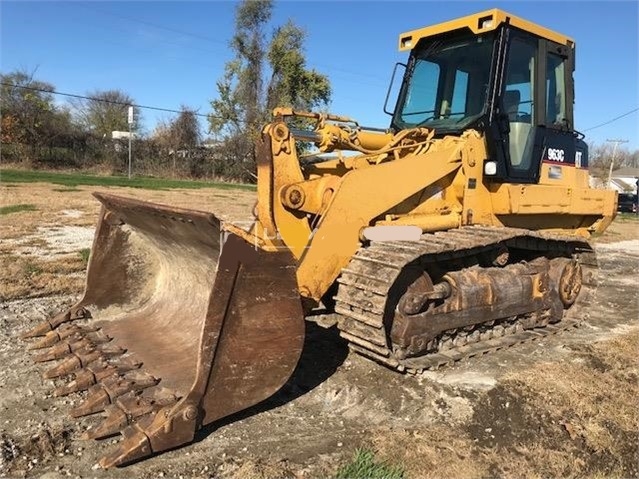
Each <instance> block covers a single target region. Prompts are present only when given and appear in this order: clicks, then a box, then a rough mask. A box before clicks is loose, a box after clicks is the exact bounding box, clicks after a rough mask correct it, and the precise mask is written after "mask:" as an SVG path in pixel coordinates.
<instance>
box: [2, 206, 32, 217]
mask: <svg viewBox="0 0 639 479" xmlns="http://www.w3.org/2000/svg"><path fill="white" fill-rule="evenodd" d="M36 209H37V208H36V207H35V205H29V204H24V205H9V206H0V216H1V215H8V214H11V213H19V212H20V211H35V210H36Z"/></svg>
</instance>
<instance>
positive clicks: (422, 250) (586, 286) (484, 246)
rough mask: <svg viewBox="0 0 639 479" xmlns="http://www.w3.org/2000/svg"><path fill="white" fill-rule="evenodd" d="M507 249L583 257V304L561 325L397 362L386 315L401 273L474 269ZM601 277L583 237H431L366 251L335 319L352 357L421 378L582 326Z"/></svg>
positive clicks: (462, 232) (344, 285) (479, 231)
mask: <svg viewBox="0 0 639 479" xmlns="http://www.w3.org/2000/svg"><path fill="white" fill-rule="evenodd" d="M500 244H501V245H505V246H506V247H513V248H518V249H523V250H529V251H535V252H538V253H540V254H542V255H543V254H544V253H548V252H552V253H554V254H556V253H561V254H563V255H566V256H569V255H571V254H572V255H575V256H576V257H577V259H578V261H579V263H580V264H581V267H582V272H583V285H582V288H581V292H580V294H579V297H578V300H577V302H576V303H575V304H573V305H572V307H570V308H569V309H568V310H566V311H564V317H563V319H562V321H560V322H559V323H555V324H551V325H548V326H546V327H542V328H534V329H529V330H525V331H523V332H519V333H515V334H510V335H506V336H502V337H499V338H493V339H490V340H484V341H479V342H477V343H473V344H469V345H465V346H461V347H457V348H453V349H448V350H445V351H440V352H437V353H430V354H426V355H424V356H418V357H411V358H406V359H398V358H396V357H394V356H393V354H392V351H391V349H390V347H389V346H390V345H389V340H388V337H387V334H386V330H385V327H384V322H383V314H384V308H385V307H386V298H387V295H388V292H389V290H390V288H391V286H392V285H393V283H394V282H395V280H396V279H397V277H398V276H399V274H400V272H401V270H402V269H403V268H404V267H405V266H406V265H407V264H408V263H411V262H414V261H419V263H420V264H424V263H441V262H447V263H449V264H450V262H451V260H452V261H453V264H455V265H456V266H458V267H459V268H463V267H464V266H466V265H471V264H475V259H476V256H477V255H481V254H482V253H486V252H489V251H491V250H493V249H494V248H496V247H498V246H499V245H500ZM596 277H597V261H596V256H595V253H594V251H593V250H592V248H591V247H590V245H589V244H588V243H587V241H585V240H582V239H580V238H576V237H574V236H567V235H559V234H551V233H541V232H536V231H530V230H524V229H516V228H497V227H481V226H468V227H463V228H459V229H456V230H450V231H442V232H437V233H434V234H424V235H422V237H421V239H420V241H416V242H408V241H406V242H404V241H395V242H376V243H371V244H370V246H367V247H362V248H360V249H359V251H358V252H357V253H356V255H355V256H354V257H353V259H352V260H351V262H350V263H349V265H348V266H347V267H346V268H345V269H343V270H342V274H341V276H340V278H339V279H338V283H339V288H338V292H337V295H336V297H335V300H336V305H335V312H336V313H338V315H339V320H338V327H339V329H340V335H341V336H342V337H343V338H345V339H346V340H348V342H349V347H350V349H351V350H353V351H355V352H357V353H359V354H362V355H364V356H366V357H369V358H371V359H373V360H375V361H377V362H380V363H382V364H385V365H386V366H389V367H391V368H395V369H397V370H399V371H406V372H411V373H419V372H421V371H424V370H433V369H438V368H440V367H443V366H449V365H452V364H454V363H455V362H457V361H462V360H465V359H467V358H471V357H474V356H481V355H484V354H487V353H490V352H493V351H498V350H500V349H504V348H510V347H512V346H515V345H517V344H521V343H527V342H530V341H535V340H538V339H542V338H544V337H546V336H550V335H553V334H556V333H559V332H560V331H564V330H567V329H571V328H574V327H577V326H579V324H580V323H581V322H582V321H583V320H584V319H585V318H586V316H587V313H588V310H589V306H590V304H591V302H592V301H593V299H594V293H595V290H596Z"/></svg>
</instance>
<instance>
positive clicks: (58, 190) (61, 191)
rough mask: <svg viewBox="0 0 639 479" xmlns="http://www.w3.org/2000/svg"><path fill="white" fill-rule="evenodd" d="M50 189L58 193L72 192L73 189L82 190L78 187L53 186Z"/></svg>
mask: <svg viewBox="0 0 639 479" xmlns="http://www.w3.org/2000/svg"><path fill="white" fill-rule="evenodd" d="M52 191H57V192H58V193H73V192H75V191H82V190H80V189H78V188H53V190H52Z"/></svg>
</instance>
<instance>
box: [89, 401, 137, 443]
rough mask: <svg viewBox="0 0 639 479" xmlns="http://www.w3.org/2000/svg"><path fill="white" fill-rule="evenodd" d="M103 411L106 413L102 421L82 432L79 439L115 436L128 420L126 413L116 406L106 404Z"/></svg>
mask: <svg viewBox="0 0 639 479" xmlns="http://www.w3.org/2000/svg"><path fill="white" fill-rule="evenodd" d="M105 411H106V413H107V415H106V418H105V419H104V421H102V422H101V423H100V424H98V425H97V426H96V427H95V428H93V429H89V430H88V431H86V432H85V433H84V434H82V436H81V439H85V440H86V439H104V438H106V437H110V436H115V435H116V434H120V431H121V430H122V429H124V428H125V427H126V426H127V425H128V423H129V420H128V418H127V415H126V413H125V412H124V411H123V410H122V409H121V408H119V407H118V406H115V405H111V406H107V407H106V408H105Z"/></svg>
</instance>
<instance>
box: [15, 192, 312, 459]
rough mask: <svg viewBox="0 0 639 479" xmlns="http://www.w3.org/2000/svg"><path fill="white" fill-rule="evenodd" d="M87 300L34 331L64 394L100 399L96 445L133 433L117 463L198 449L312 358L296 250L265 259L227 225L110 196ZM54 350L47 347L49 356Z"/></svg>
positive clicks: (82, 411)
mask: <svg viewBox="0 0 639 479" xmlns="http://www.w3.org/2000/svg"><path fill="white" fill-rule="evenodd" d="M95 196H96V198H98V200H99V201H100V202H101V203H102V211H101V215H100V220H99V223H98V225H97V230H96V233H95V238H94V242H93V248H92V251H91V257H90V261H89V266H88V270H87V281H86V290H85V293H84V295H83V297H82V299H81V300H80V301H79V302H78V303H77V304H75V305H74V306H73V307H72V308H70V310H68V311H65V312H63V313H61V314H59V315H57V316H55V317H54V318H52V319H50V320H48V321H45V322H44V323H42V324H40V325H38V326H37V327H36V328H34V329H32V330H31V331H28V332H27V333H25V334H24V335H23V337H24V338H35V337H36V336H38V337H39V336H41V338H39V339H37V340H35V341H34V342H33V343H32V344H31V346H30V349H37V350H38V351H37V353H36V356H35V360H36V361H38V362H44V361H57V363H56V364H55V365H54V366H53V367H51V368H50V369H49V370H48V371H46V372H45V377H46V378H50V379H54V378H57V379H56V382H57V383H58V384H59V385H58V387H57V388H56V389H55V395H58V396H60V395H66V394H71V393H75V392H78V391H83V390H87V389H88V394H87V396H86V398H85V400H84V401H83V402H82V403H81V404H80V405H79V406H77V407H76V408H75V409H73V410H72V411H71V415H72V416H74V417H79V416H84V415H89V414H95V413H100V412H103V411H104V412H105V413H106V414H105V416H106V417H105V419H104V421H103V422H102V423H101V424H100V425H98V426H97V427H95V428H91V429H88V430H87V431H86V433H85V437H86V438H94V439H99V438H104V437H108V436H112V435H115V434H119V433H121V434H122V436H123V438H124V439H123V441H122V442H120V446H119V448H118V449H117V450H116V451H114V452H113V453H112V454H110V455H108V456H106V457H104V458H102V460H101V462H100V463H101V465H102V466H103V467H111V466H119V465H124V464H127V463H130V462H132V461H136V460H139V459H141V458H143V457H146V456H149V455H152V454H155V453H158V452H161V451H164V450H167V449H171V448H175V447H178V446H180V445H183V444H186V443H188V442H191V441H192V440H193V438H194V434H195V432H196V431H197V430H198V429H200V428H201V427H203V426H204V425H207V424H210V423H212V422H214V421H216V420H218V419H220V418H223V417H225V416H228V415H230V414H233V413H235V412H238V411H241V410H243V409H246V408H248V407H250V406H252V405H254V404H257V403H258V402H260V401H262V400H264V399H266V398H268V397H269V396H271V395H272V394H274V393H275V392H276V391H277V390H278V389H279V388H280V387H281V386H282V385H283V384H284V383H285V382H286V381H287V380H288V378H289V377H290V375H291V373H292V372H293V369H294V368H295V366H296V364H297V361H298V359H299V356H300V354H301V350H302V345H303V340H304V320H303V312H302V306H301V302H300V296H299V293H298V291H297V282H296V277H295V272H296V267H295V261H294V259H293V256H292V255H291V254H290V253H289V252H288V251H277V252H266V251H263V250H260V249H258V248H255V247H254V246H253V245H250V244H249V243H247V242H246V241H244V240H243V239H242V238H240V237H239V236H236V235H234V234H232V233H225V234H223V231H222V229H221V223H220V220H219V219H218V218H217V217H216V216H215V215H213V214H211V213H208V212H203V211H195V210H186V209H179V208H173V207H169V206H163V205H158V204H154V203H148V202H143V201H139V200H134V199H129V198H123V197H117V196H112V195H106V194H97V193H96V194H95ZM44 348H46V349H44Z"/></svg>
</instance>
